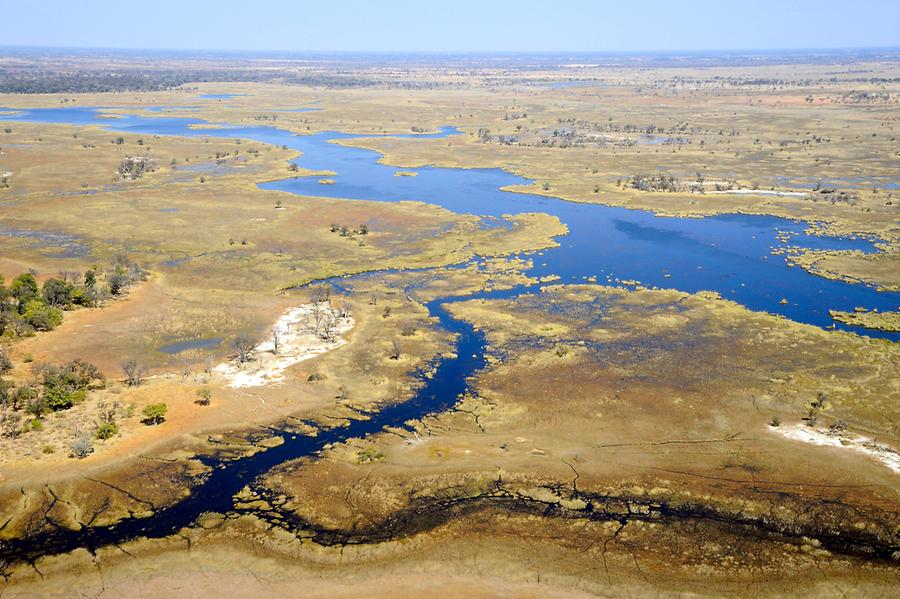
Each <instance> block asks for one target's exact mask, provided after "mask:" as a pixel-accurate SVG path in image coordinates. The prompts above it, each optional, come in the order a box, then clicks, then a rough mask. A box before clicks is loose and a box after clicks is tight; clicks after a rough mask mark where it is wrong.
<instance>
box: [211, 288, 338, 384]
mask: <svg viewBox="0 0 900 599" xmlns="http://www.w3.org/2000/svg"><path fill="white" fill-rule="evenodd" d="M317 312H318V325H317V319H316V313H317ZM351 328H353V319H352V318H350V316H349V315H348V314H342V313H341V312H340V311H339V310H337V309H336V308H334V307H333V306H331V304H330V303H329V302H321V303H319V304H318V305H317V304H303V305H302V306H298V307H296V308H292V309H291V310H288V312H286V313H285V314H284V315H283V316H282V317H281V318H279V319H278V320H277V321H276V322H275V326H273V327H272V329H271V330H270V331H269V335H268V337H267V338H266V340H265V341H263V342H261V343H260V344H259V345H257V346H256V347H255V348H253V351H252V352H250V359H249V360H248V361H247V362H245V363H243V364H241V363H239V362H238V361H237V360H232V361H229V362H223V363H221V364H219V365H218V366H216V367H215V368H214V369H213V372H215V373H216V374H217V375H219V376H221V377H223V378H224V379H225V381H226V386H227V387H262V386H265V385H272V384H276V383H281V382H283V381H284V371H285V370H287V369H288V368H290V367H291V366H293V365H294V364H297V363H298V362H302V361H303V360H308V359H310V358H312V357H315V356H318V355H319V354H324V353H325V352H328V351H331V350H333V349H335V348H338V347H340V346H342V345H344V344H345V343H346V342H347V341H346V340H345V339H343V338H341V335H342V334H344V333H346V332H347V331H349V330H350V329H351ZM276 332H277V334H278V353H275V342H274V334H275V333H276Z"/></svg>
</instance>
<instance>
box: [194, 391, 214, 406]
mask: <svg viewBox="0 0 900 599" xmlns="http://www.w3.org/2000/svg"><path fill="white" fill-rule="evenodd" d="M210 399H212V391H210V390H209V388H208V387H201V388H199V389H197V400H196V401H195V402H194V403H196V404H197V405H201V406H208V405H209V400H210Z"/></svg>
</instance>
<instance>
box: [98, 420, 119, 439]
mask: <svg viewBox="0 0 900 599" xmlns="http://www.w3.org/2000/svg"><path fill="white" fill-rule="evenodd" d="M118 434H119V425H118V424H116V423H115V422H104V423H103V424H101V425H100V426H98V427H97V430H96V431H94V437H96V438H97V439H100V440H102V441H106V440H107V439H109V438H110V437H112V436H114V435H118Z"/></svg>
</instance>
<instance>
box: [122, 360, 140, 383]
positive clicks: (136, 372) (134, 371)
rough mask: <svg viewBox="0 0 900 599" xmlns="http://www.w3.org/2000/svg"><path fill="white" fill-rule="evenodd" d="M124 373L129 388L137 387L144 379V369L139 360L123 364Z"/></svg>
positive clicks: (126, 361)
mask: <svg viewBox="0 0 900 599" xmlns="http://www.w3.org/2000/svg"><path fill="white" fill-rule="evenodd" d="M122 372H124V373H125V384H126V385H128V386H129V387H137V386H139V385H140V384H141V381H142V380H143V378H144V368H143V367H142V366H141V365H140V364H138V363H137V360H125V361H124V362H122Z"/></svg>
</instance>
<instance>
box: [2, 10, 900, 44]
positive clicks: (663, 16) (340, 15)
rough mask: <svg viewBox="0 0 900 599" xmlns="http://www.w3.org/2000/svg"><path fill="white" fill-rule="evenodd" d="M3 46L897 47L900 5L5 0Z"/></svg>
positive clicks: (899, 35) (899, 42)
mask: <svg viewBox="0 0 900 599" xmlns="http://www.w3.org/2000/svg"><path fill="white" fill-rule="evenodd" d="M0 19H2V20H3V23H4V25H3V28H2V33H0V44H3V45H38V46H83V47H112V48H178V49H226V50H227V49H233V50H296V51H304V50H313V51H316V50H319V51H334V50H347V51H360V50H372V51H396V50H400V51H451V52H452V51H465V52H468V51H553V50H575V51H635V50H651V51H652V50H708V49H754V48H779V49H781V48H823V47H828V48H836V47H865V46H900V33H898V32H900V0H854V1H852V2H848V1H846V0H843V1H840V0H739V1H731V0H696V1H690V0H682V1H678V0H617V1H593V2H591V1H589V0H515V1H513V0H497V1H492V0H420V1H418V2H411V1H403V0H393V1H392V0H365V1H360V0H319V1H315V2H310V1H306V0H293V1H286V0H285V1H274V0H241V1H235V0H217V1H215V2H213V1H208V0H199V1H196V0H179V1H172V0H144V1H141V0H137V1H132V0H80V1H79V0H16V1H12V0H0Z"/></svg>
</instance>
